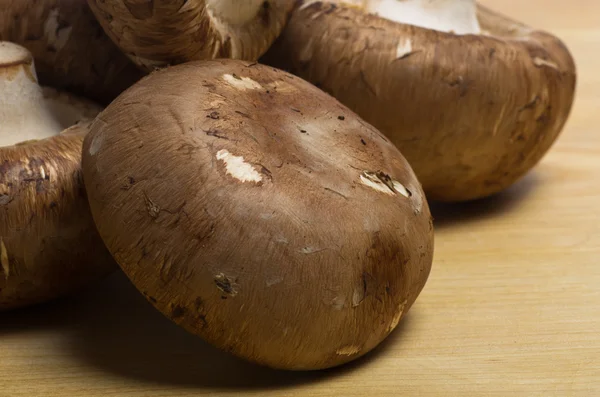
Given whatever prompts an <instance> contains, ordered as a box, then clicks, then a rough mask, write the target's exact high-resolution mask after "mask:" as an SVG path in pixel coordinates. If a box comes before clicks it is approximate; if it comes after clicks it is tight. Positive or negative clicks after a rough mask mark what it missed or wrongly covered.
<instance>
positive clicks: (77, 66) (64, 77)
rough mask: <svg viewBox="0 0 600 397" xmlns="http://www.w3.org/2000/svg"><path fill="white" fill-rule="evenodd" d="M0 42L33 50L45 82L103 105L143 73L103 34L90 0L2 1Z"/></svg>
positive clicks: (38, 68) (39, 72)
mask: <svg viewBox="0 0 600 397" xmlns="http://www.w3.org/2000/svg"><path fill="white" fill-rule="evenodd" d="M0 41H9V42H13V43H15V44H19V45H21V46H23V47H25V48H27V49H28V50H29V51H30V52H31V53H32V55H33V59H34V60H35V65H36V70H37V74H38V76H39V80H40V83H41V84H42V85H48V86H51V87H53V88H56V89H60V90H65V91H68V92H72V93H74V94H77V95H81V96H83V97H85V98H88V99H92V100H94V101H95V102H98V103H101V104H107V103H109V102H110V101H112V100H113V99H114V98H115V97H116V96H117V95H119V94H120V93H121V92H123V91H124V90H125V89H127V88H128V87H129V86H130V85H131V84H133V83H135V82H136V81H137V80H139V79H140V78H141V77H142V76H143V75H144V73H143V72H142V71H141V70H140V69H139V68H137V67H136V66H135V65H134V64H133V62H131V60H129V59H128V58H127V57H126V56H125V55H124V54H123V53H122V52H121V51H120V50H119V48H118V47H117V46H116V45H115V44H114V43H113V42H112V41H111V40H110V38H109V37H108V36H107V35H106V34H105V33H104V31H103V30H102V27H101V26H100V24H99V23H98V21H96V18H95V16H94V14H93V13H92V11H91V10H90V8H89V7H88V5H87V3H86V1H85V0H38V1H25V0H0Z"/></svg>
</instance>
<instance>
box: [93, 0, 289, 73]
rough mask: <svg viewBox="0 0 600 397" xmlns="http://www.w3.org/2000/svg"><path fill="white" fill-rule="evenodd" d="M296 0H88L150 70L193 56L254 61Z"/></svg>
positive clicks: (122, 45) (108, 29)
mask: <svg viewBox="0 0 600 397" xmlns="http://www.w3.org/2000/svg"><path fill="white" fill-rule="evenodd" d="M294 1H295V0H176V1H168V0H154V1H151V2H148V1H132V0H102V1H98V0H88V3H89V5H90V7H91V8H92V10H93V11H94V13H95V14H96V17H97V18H98V20H99V21H100V23H101V24H102V26H103V27H104V29H105V31H106V32H107V33H108V35H109V36H110V37H111V38H112V39H113V41H114V42H115V43H117V45H118V46H119V47H120V48H121V49H122V50H123V51H124V52H125V53H126V54H127V55H129V57H130V58H131V59H132V60H133V61H134V62H135V63H136V64H138V65H140V66H142V67H144V68H145V69H147V70H152V69H154V68H157V67H162V66H165V65H170V64H179V63H183V62H187V61H189V60H203V59H213V58H235V59H244V60H250V61H253V60H256V59H257V58H258V57H260V56H261V55H262V54H263V53H264V52H265V51H266V50H267V49H268V48H269V46H270V45H271V44H272V42H273V41H274V40H275V39H276V38H277V36H278V35H279V33H280V31H281V29H282V28H283V26H284V24H285V21H286V19H287V16H288V13H289V11H290V10H291V8H292V6H293V4H294Z"/></svg>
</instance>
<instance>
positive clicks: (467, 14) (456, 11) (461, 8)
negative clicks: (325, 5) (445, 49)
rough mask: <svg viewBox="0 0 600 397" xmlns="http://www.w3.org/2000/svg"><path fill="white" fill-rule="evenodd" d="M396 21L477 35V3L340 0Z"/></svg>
mask: <svg viewBox="0 0 600 397" xmlns="http://www.w3.org/2000/svg"><path fill="white" fill-rule="evenodd" d="M340 1H341V2H342V3H348V4H352V5H355V6H359V7H361V8H363V9H364V10H365V11H367V12H369V13H372V14H375V15H378V16H380V17H381V18H386V19H389V20H391V21H394V22H399V23H404V24H409V25H414V26H419V27H423V28H427V29H432V30H438V31H442V32H452V33H455V34H478V33H480V31H481V29H480V27H479V22H478V20H477V5H476V2H475V0H340Z"/></svg>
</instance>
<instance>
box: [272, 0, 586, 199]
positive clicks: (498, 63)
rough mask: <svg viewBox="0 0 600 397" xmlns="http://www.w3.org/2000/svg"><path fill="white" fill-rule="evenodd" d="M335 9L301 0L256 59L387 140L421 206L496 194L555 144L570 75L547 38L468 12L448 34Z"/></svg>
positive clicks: (570, 66)
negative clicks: (321, 94)
mask: <svg viewBox="0 0 600 397" xmlns="http://www.w3.org/2000/svg"><path fill="white" fill-rule="evenodd" d="M382 1H383V0H382ZM411 2H412V3H424V1H422V0H411ZM343 3H344V2H337V3H336V4H332V3H331V2H320V1H317V2H314V1H305V2H301V3H300V4H299V6H298V8H297V9H296V10H295V11H294V12H293V13H292V16H291V19H290V21H289V23H288V24H287V27H286V28H285V29H284V31H283V33H282V35H281V36H280V39H279V40H278V41H277V42H276V43H275V44H274V46H273V47H272V48H271V50H270V51H269V53H268V54H267V55H266V56H265V57H264V58H263V59H262V62H265V63H267V64H269V65H273V66H276V67H280V68H283V69H285V70H288V71H290V72H292V73H293V74H295V75H298V76H300V77H302V78H304V79H306V80H308V81H310V82H311V83H313V84H315V85H317V86H318V87H320V88H321V89H323V90H325V91H326V92H328V93H329V94H331V95H333V96H334V97H336V98H337V99H339V100H340V101H341V102H342V103H344V104H345V105H347V106H348V107H350V108H351V109H352V110H353V111H355V112H356V113H358V114H359V115H360V116H361V117H363V118H364V119H365V120H366V121H368V122H369V123H371V124H373V125H374V126H375V127H376V128H378V129H379V130H380V131H382V132H383V133H384V134H386V136H388V137H389V138H390V140H391V141H392V142H393V143H394V144H395V145H397V147H399V148H400V150H401V151H402V154H403V155H404V156H405V157H406V158H407V160H408V161H409V163H410V164H411V166H412V168H413V169H414V171H415V173H416V174H417V176H418V178H419V180H420V182H421V183H422V184H423V188H424V190H425V192H426V193H427V195H428V197H429V198H430V199H436V200H445V201H460V200H469V199H476V198H481V197H485V196H489V195H492V194H494V193H497V192H499V191H501V190H503V189H505V188H507V187H508V186H510V185H511V184H513V183H514V182H515V181H517V180H518V179H519V178H521V177H522V176H524V175H525V174H526V173H527V172H528V171H529V170H530V169H531V168H533V167H534V166H535V165H536V164H537V163H538V162H539V161H540V159H541V158H542V157H543V156H544V155H545V153H547V151H548V150H549V148H550V147H551V146H552V144H553V143H554V142H555V140H556V139H557V137H558V135H559V133H560V132H561V130H562V129H563V126H564V125H565V122H566V120H567V118H568V116H569V113H570V110H571V107H572V104H573V98H574V91H575V85H576V70H575V65H574V62H573V59H572V57H571V55H570V53H569V51H568V50H567V48H566V47H565V46H564V45H563V43H562V42H561V41H560V40H559V39H558V38H556V37H555V36H553V35H551V34H549V33H545V32H541V31H538V30H534V29H531V28H529V27H526V26H524V25H523V24H520V23H517V22H514V21H512V20H510V19H508V18H506V17H504V16H500V15H498V14H496V13H494V12H492V11H490V10H489V9H487V8H484V7H481V6H475V5H474V4H473V8H472V16H469V15H466V16H464V18H463V20H462V22H461V25H460V26H458V29H460V28H461V26H462V27H465V30H464V31H463V33H465V34H461V35H459V34H453V33H450V32H443V31H438V30H433V29H429V28H426V27H423V26H415V25H411V24H407V23H400V22H395V21H392V20H388V19H384V18H383V17H380V16H376V15H371V14H368V13H367V12H365V10H364V9H362V8H360V7H357V6H346V5H344V4H343ZM388 3H391V0H390V1H388V2H386V4H388ZM396 3H398V2H396ZM400 3H402V2H400ZM446 3H448V4H449V3H452V2H450V1H446ZM454 3H459V1H454ZM461 3H468V2H467V1H464V2H461ZM471 3H474V2H472V1H471ZM388 5H390V4H388ZM463 5H464V4H463ZM381 15H382V16H383V15H386V14H385V13H382V14H381ZM404 15H406V14H404ZM400 16H401V15H400ZM474 18H475V19H476V20H475V22H473V21H474ZM417 22H421V21H417ZM423 25H425V26H432V25H431V24H429V25H428V24H427V23H423ZM450 30H452V29H450Z"/></svg>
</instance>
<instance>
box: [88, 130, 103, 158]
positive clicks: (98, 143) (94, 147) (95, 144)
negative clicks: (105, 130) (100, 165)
mask: <svg viewBox="0 0 600 397" xmlns="http://www.w3.org/2000/svg"><path fill="white" fill-rule="evenodd" d="M102 143H104V136H103V135H102V134H100V135H96V136H95V137H94V139H92V143H91V144H90V156H95V155H96V153H98V152H99V151H100V149H102Z"/></svg>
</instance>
